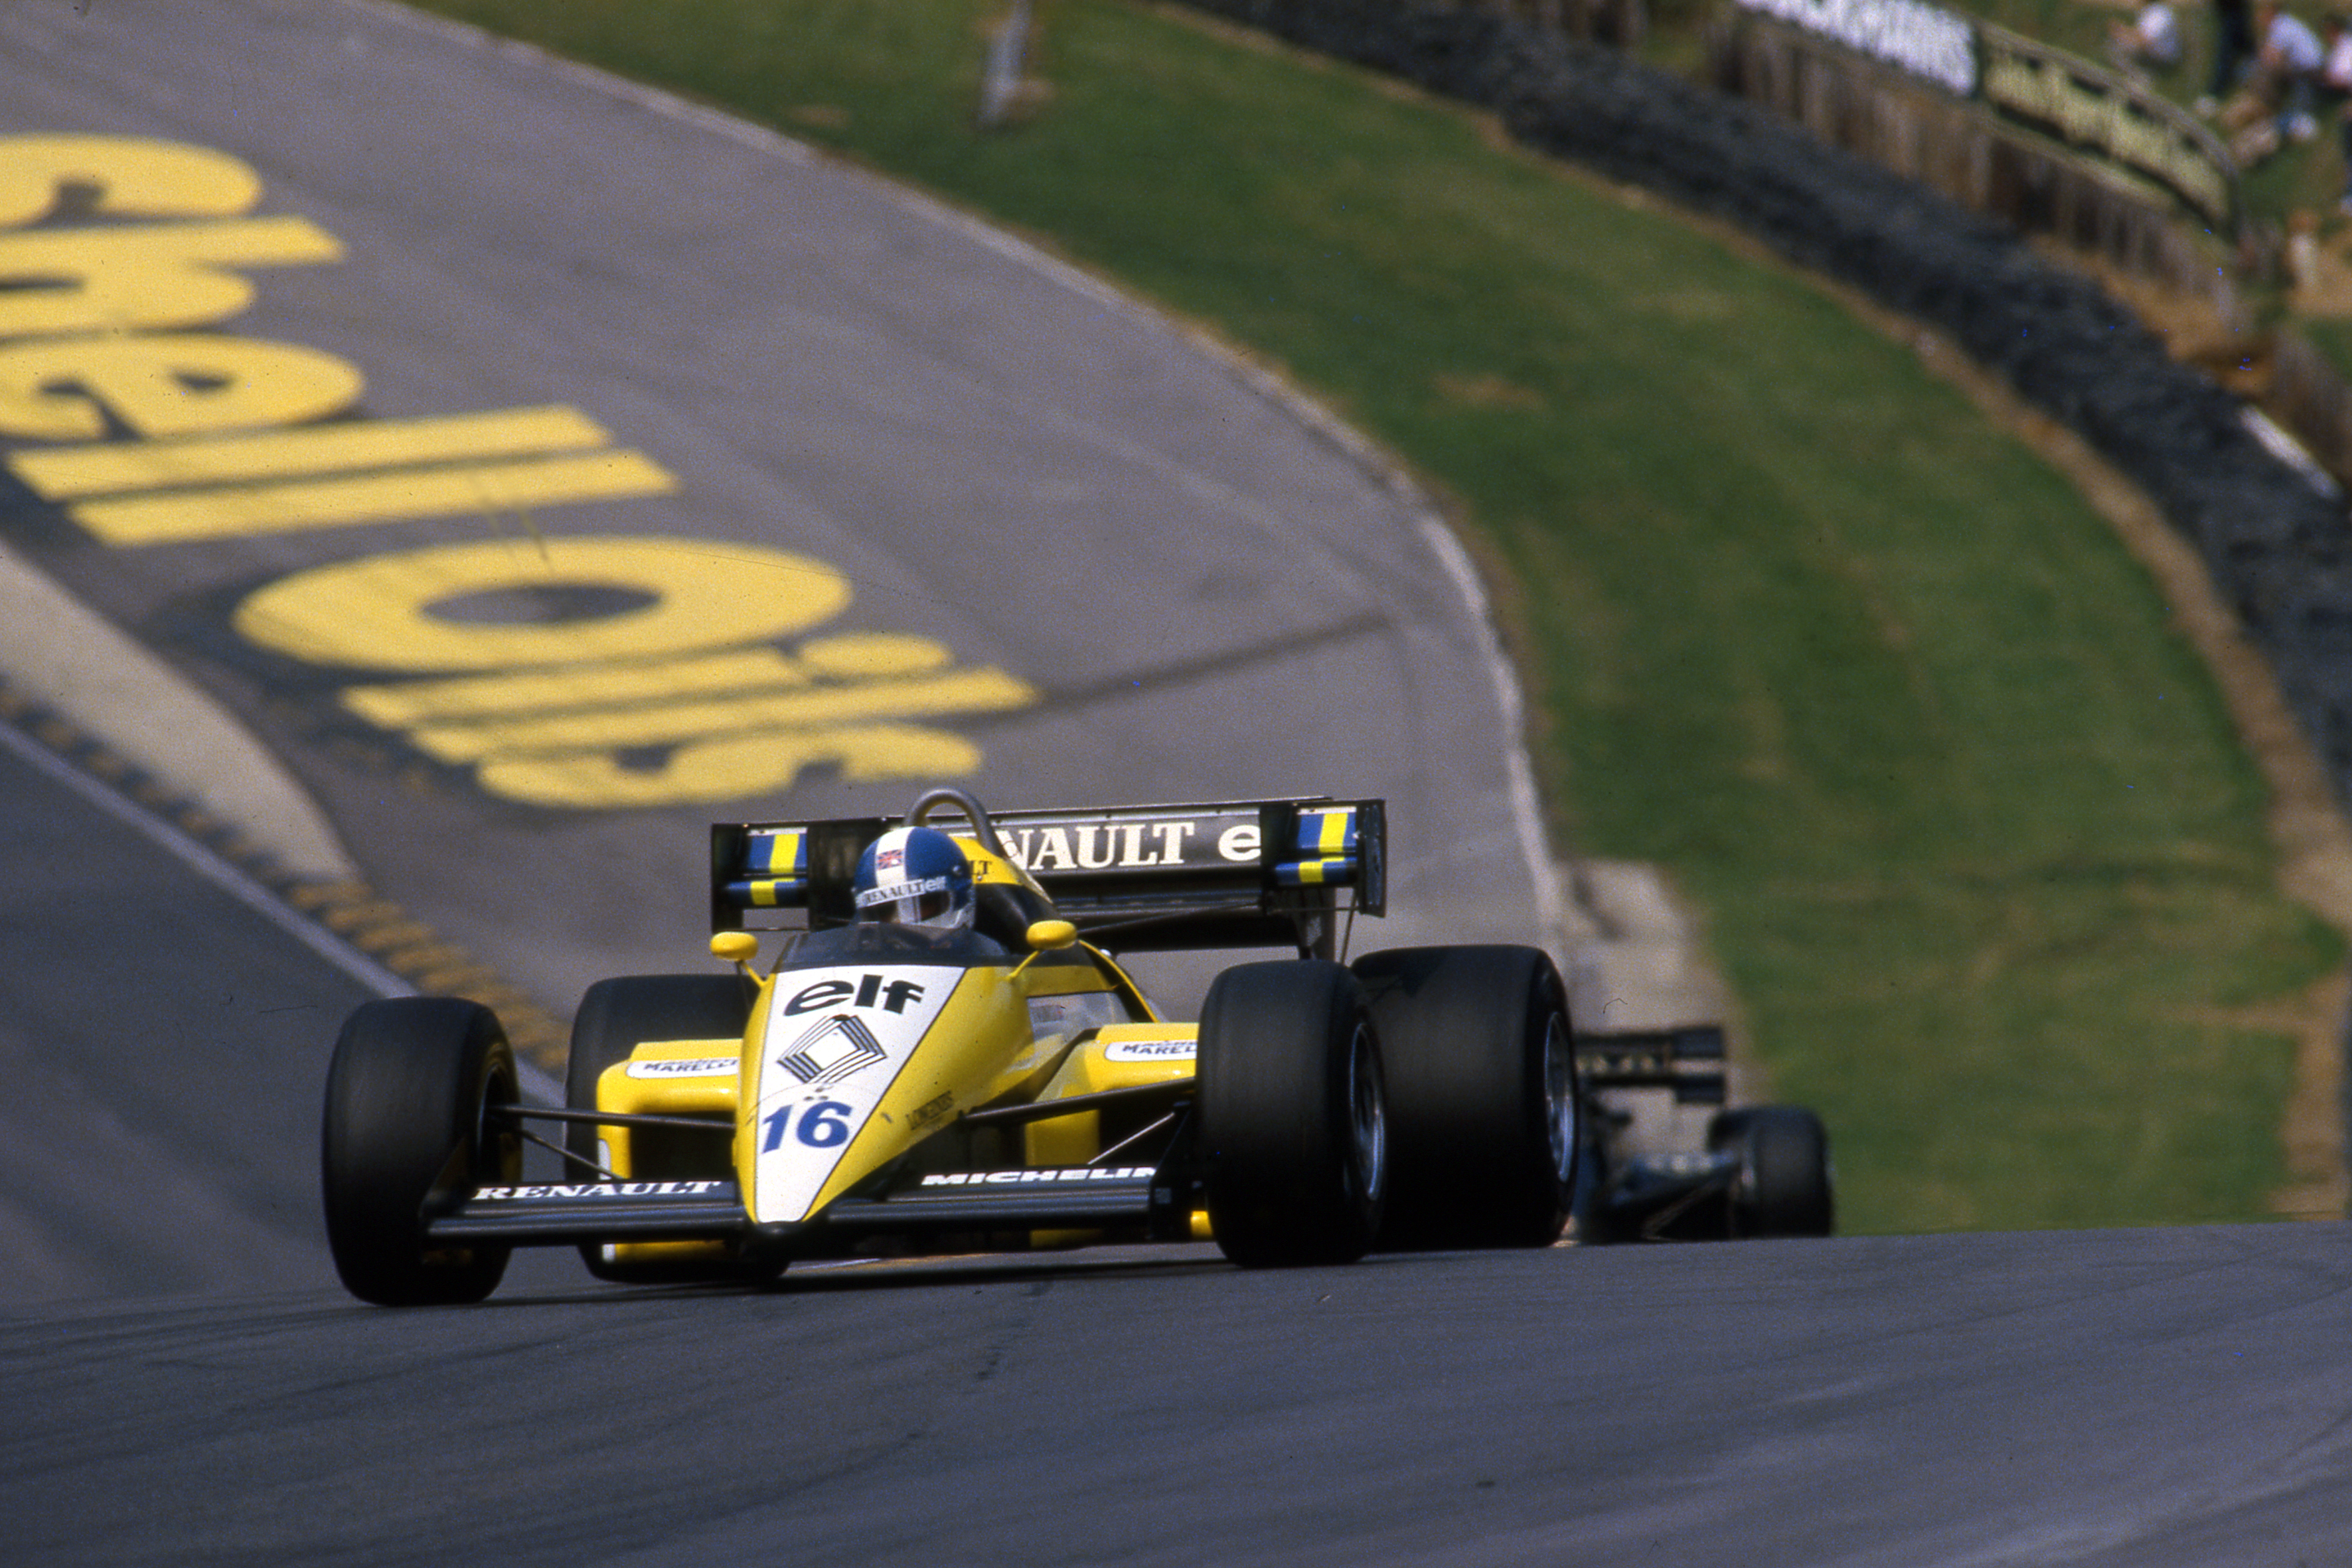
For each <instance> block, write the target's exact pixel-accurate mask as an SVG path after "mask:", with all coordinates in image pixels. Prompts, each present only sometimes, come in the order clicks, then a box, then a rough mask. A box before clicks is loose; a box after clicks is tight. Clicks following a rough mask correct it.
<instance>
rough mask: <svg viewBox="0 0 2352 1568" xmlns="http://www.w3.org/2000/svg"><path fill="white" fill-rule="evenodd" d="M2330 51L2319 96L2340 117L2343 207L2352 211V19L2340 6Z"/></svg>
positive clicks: (2332, 22) (2330, 26) (2333, 15)
mask: <svg viewBox="0 0 2352 1568" xmlns="http://www.w3.org/2000/svg"><path fill="white" fill-rule="evenodd" d="M2326 29H2327V36H2326V54H2325V56H2324V58H2322V60H2321V62H2320V67H2319V95H2320V98H2321V99H2322V100H2323V101H2324V102H2325V103H2326V112H2327V113H2329V114H2331V115H2333V116H2334V117H2335V120H2336V138H2337V141H2338V143H2339V144H2340V145H2341V146H2342V148H2343V151H2344V180H2345V185H2344V200H2343V202H2342V203H2341V206H2342V210H2344V211H2345V212H2347V213H2352V19H2347V17H2346V16H2345V13H2344V11H2343V10H2342V9H2341V8H2339V9H2337V10H2335V11H2332V12H2330V13H2328V16H2327V21H2326Z"/></svg>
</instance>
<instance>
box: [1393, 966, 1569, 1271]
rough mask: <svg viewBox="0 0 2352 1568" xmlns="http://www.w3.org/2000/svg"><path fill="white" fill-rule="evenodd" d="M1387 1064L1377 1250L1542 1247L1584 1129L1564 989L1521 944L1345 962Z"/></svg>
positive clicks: (1560, 1209) (1560, 1207)
mask: <svg viewBox="0 0 2352 1568" xmlns="http://www.w3.org/2000/svg"><path fill="white" fill-rule="evenodd" d="M1355 970H1356V973H1357V975H1358V976H1359V977H1360V979H1361V980H1362V981H1363V983H1364V990H1365V994H1366V995H1367V996H1368V997H1369V998H1370V1005H1371V1009H1372V1026H1373V1027H1374V1028H1375V1029H1377V1030H1378V1031H1379V1034H1380V1040H1381V1066H1382V1068H1384V1069H1385V1070H1386V1072H1387V1075H1388V1089H1389V1158H1390V1161H1391V1173H1390V1177H1389V1206H1388V1220H1387V1223H1386V1225H1385V1226H1383V1227H1382V1229H1381V1241H1380V1245H1381V1247H1383V1248H1388V1249H1404V1248H1414V1247H1421V1248H1431V1247H1448V1248H1450V1247H1546V1246H1549V1245H1550V1244H1551V1243H1552V1242H1554V1241H1556V1240H1558V1239H1559V1234H1560V1231H1561V1229H1562V1227H1564V1226H1566V1224H1567V1223H1568V1216H1569V1215H1570V1212H1571V1210H1572V1209H1573V1208H1574V1206H1575V1201H1576V1188H1577V1173H1578V1163H1579V1157H1580V1152H1581V1146H1582V1142H1583V1131H1584V1098H1583V1094H1582V1091H1581V1086H1580V1084H1579V1082H1578V1080H1577V1076H1576V1037H1575V1033H1574V1031H1573V1029H1572V1028H1571V1026H1570V1022H1569V1015H1568V990H1567V987H1566V986H1564V985H1563V984H1561V983H1560V978H1559V969H1558V968H1556V967H1555V966H1554V965H1553V963H1552V961H1551V959H1550V957H1549V954H1547V953H1545V952H1543V950H1542V949H1540V948H1533V947H1418V948H1399V949H1396V950H1394V951H1391V952H1374V953H1367V954H1366V955H1365V956H1364V957H1362V958H1360V959H1358V960H1357V961H1356V964H1355Z"/></svg>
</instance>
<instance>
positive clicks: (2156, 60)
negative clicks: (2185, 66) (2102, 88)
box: [2107, 0, 2180, 70]
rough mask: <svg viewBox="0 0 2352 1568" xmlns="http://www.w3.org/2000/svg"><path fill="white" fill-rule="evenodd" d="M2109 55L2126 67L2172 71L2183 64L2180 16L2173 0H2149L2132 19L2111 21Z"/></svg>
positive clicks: (2109, 24) (2108, 34)
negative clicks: (2174, 8) (2174, 12)
mask: <svg viewBox="0 0 2352 1568" xmlns="http://www.w3.org/2000/svg"><path fill="white" fill-rule="evenodd" d="M2107 58H2109V59H2112V60H2114V61H2115V62H2116V64H2117V65H2119V66H2122V67H2124V68H2126V69H2142V70H2145V69H2154V70H2170V69H2171V68H2173V67H2175V66H2177V65H2179V63H2180V19H2179V17H2178V16H2174V15H2173V11H2172V0H2148V3H2147V5H2143V6H2141V7H2140V11H2139V15H2138V16H2135V17H2133V18H2132V19H2131V20H2130V21H2128V22H2110V23H2108V24H2107Z"/></svg>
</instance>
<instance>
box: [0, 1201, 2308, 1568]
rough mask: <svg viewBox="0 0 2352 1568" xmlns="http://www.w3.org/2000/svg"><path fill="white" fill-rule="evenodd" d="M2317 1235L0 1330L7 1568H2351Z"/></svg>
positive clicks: (1008, 1275) (907, 1271)
mask: <svg viewBox="0 0 2352 1568" xmlns="http://www.w3.org/2000/svg"><path fill="white" fill-rule="evenodd" d="M2345 1239H2346V1237H2345V1227H2344V1226H2336V1225H2328V1226H2291V1227H2290V1226H2278V1227H2272V1228H2265V1229H2219V1228H2217V1229H2211V1230H2180V1231H2144V1232H2129V1233H2106V1234H2079V1235H2059V1234H2043V1235H2034V1236H2011V1237H1906V1238H1888V1239H1862V1240H1846V1241H1831V1242H1783V1243H1769V1242H1759V1243H1746V1244H1738V1245H1731V1246H1723V1247H1687V1248H1669V1247H1657V1248H1626V1249H1617V1250H1608V1249H1597V1250H1592V1251H1578V1250H1574V1249H1560V1250H1553V1251H1548V1252H1538V1253H1521V1254H1515V1255H1507V1256H1485V1257H1475V1256H1463V1255H1436V1256H1427V1257H1419V1258H1390V1259H1378V1260H1374V1261H1371V1262H1368V1263H1365V1264H1361V1265H1359V1266H1357V1267H1355V1268H1346V1269H1324V1270H1306V1271H1299V1272H1286V1273H1261V1274H1254V1275H1252V1274H1242V1273H1239V1272H1237V1271H1234V1270H1233V1269H1230V1268H1225V1267H1223V1265H1222V1264H1220V1263H1217V1262H1215V1261H1213V1258H1210V1257H1204V1256H1203V1254H1202V1252H1201V1251H1200V1250H1198V1249H1162V1250H1158V1251H1146V1250H1138V1251H1136V1252H1133V1253H1128V1254H1123V1255H1110V1254H1105V1255H1096V1256H1094V1257H1092V1258H1087V1259H1085V1260H1079V1259H1071V1260H1067V1261H1061V1262H1056V1261H1054V1260H1049V1259H1048V1260H1039V1259H1021V1260H1015V1261H1011V1262H993V1263H988V1264H956V1263H934V1264H930V1265H927V1266H925V1267H923V1268H898V1269H895V1270H890V1269H885V1270H870V1269H869V1270H868V1271H866V1273H864V1274H862V1275H858V1274H853V1273H850V1272H846V1271H845V1272H842V1273H835V1274H810V1275H806V1276H803V1277H800V1278H798V1279H793V1277H789V1276H788V1277H787V1281H786V1283H785V1285H784V1286H783V1287H782V1289H776V1290H773V1291H771V1292H768V1293H763V1294H757V1295H746V1294H734V1295H730V1294H695V1295H685V1294H679V1295H661V1294H651V1295H640V1296H635V1297H630V1296H628V1295H626V1294H625V1293H622V1292H606V1291H601V1290H584V1291H583V1290H572V1291H565V1290H555V1291H546V1290H521V1291H517V1292H513V1293H510V1294H509V1295H505V1296H501V1297H499V1298H497V1299H494V1300H493V1301H492V1303H491V1304H489V1305H488V1306H485V1307H482V1308H476V1309H457V1310H428V1311H415V1312H405V1313H393V1312H383V1311H378V1310H371V1309H367V1308H362V1307H358V1306H355V1305H352V1304H350V1303H348V1302H344V1301H339V1300H335V1299H333V1298H332V1297H331V1296H326V1295H321V1294H315V1293H313V1294H289V1295H278V1296H266V1297H246V1298H216V1299H210V1300H202V1301H197V1302H187V1301H174V1302H166V1303H157V1304H155V1305H153V1306H152V1307H135V1306H127V1305H120V1304H118V1305H112V1306H107V1307H102V1308H101V1307H92V1308H89V1309H86V1310H68V1311H62V1312H49V1313H45V1314H43V1315H40V1316H38V1317H26V1318H19V1319H14V1320H12V1319H9V1318H5V1317H0V1400H5V1408H6V1409H7V1410H8V1412H9V1419H8V1421H7V1422H6V1424H5V1430H0V1514H5V1517H6V1518H7V1520H8V1521H9V1537H10V1541H9V1552H8V1556H9V1560H10V1561H11V1562H12V1563H175V1564H184V1563H446V1562H450V1561H453V1560H459V1559H470V1560H478V1561H491V1562H513V1563H614V1564H621V1563H630V1564H635V1563H709V1562H725V1561H737V1560H756V1561H788V1562H800V1563H817V1562H824V1563H977V1564H997V1563H1004V1564H1014V1563H1034V1564H1056V1563H1069V1564H1101V1563H1169V1564H1178V1563H1285V1564H1290V1563H1297V1564H1314V1563H1328V1564H1334V1565H1338V1564H1366V1563H1370V1564H1403V1563H1448V1564H1454V1563H1496V1564H1504V1563H1513V1564H1516V1563H1604V1562H1605V1563H1673V1564H1678V1565H1685V1568H1703V1565H1714V1564H1724V1565H1727V1568H1729V1565H1747V1568H1752V1565H1755V1564H1807V1565H1815V1568H1820V1565H1829V1564H1849V1565H1855V1568H1860V1565H1864V1564H1871V1565H1877V1564H1886V1563H1904V1564H1908V1565H1913V1568H1941V1565H1947V1564H1948V1565H1951V1568H1960V1565H1963V1564H1969V1565H1975V1564H1994V1563H2001V1564H2036V1565H2047V1564H2058V1563H2063V1564H2100V1565H2114V1568H2126V1565H2130V1568H2150V1565H2159V1568H2171V1565H2179V1568H2192V1565H2193V1568H2223V1565H2237V1564H2244V1565H2247V1568H2254V1565H2257V1564H2259V1565H2261V1568H2291V1565H2294V1564H2298V1563H2302V1564H2310V1565H2312V1568H2318V1565H2320V1564H2325V1563H2341V1562H2344V1561H2346V1560H2347V1554H2352V1507H2347V1504H2352V1480H2347V1478H2352V1431H2347V1422H2346V1419H2345V1415H2346V1410H2347V1397H2352V1373H2347V1369H2346V1367H2345V1364H2344V1361H2343V1356H2342V1343H2343V1322H2344V1316H2345V1313H2344V1306H2345V1300H2346V1287H2347V1276H2352V1263H2347V1253H2346V1247H2345V1245H2344V1243H2345Z"/></svg>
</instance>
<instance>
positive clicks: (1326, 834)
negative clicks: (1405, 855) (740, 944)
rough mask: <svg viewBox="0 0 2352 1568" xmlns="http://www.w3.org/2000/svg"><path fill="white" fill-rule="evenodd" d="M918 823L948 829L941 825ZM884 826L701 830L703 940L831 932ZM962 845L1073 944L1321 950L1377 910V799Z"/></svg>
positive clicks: (1167, 816)
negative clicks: (789, 915)
mask: <svg viewBox="0 0 2352 1568" xmlns="http://www.w3.org/2000/svg"><path fill="white" fill-rule="evenodd" d="M931 820H932V821H933V825H934V826H945V827H946V828H947V829H948V830H949V831H950V832H956V831H961V830H962V828H961V824H958V823H957V822H955V821H954V820H953V819H952V818H950V820H949V821H948V822H947V823H945V824H940V823H939V822H938V820H937V819H936V818H933V819H931ZM899 825H900V819H899V818H897V817H850V818H840V819H836V820H833V821H826V822H807V823H786V822H740V823H717V824H714V825H713V826H712V827H711V830H710V868H711V880H710V923H711V929H712V930H713V931H736V930H745V929H751V930H778V929H782V927H780V926H776V925H765V926H755V925H752V924H751V921H754V920H756V919H758V918H759V916H760V915H761V914H762V913H763V912H764V911H768V910H778V911H782V910H805V911H806V913H807V923H808V925H809V926H810V927H811V928H812V929H822V928H824V927H825V926H832V925H842V924H846V923H847V922H848V921H850V920H851V919H852V918H853V915H854V910H853V907H852V904H851V900H850V886H851V883H852V881H853V880H854V879H855V878H856V871H857V860H858V857H859V856H860V855H862V854H863V853H864V852H865V848H866V845H868V844H870V843H872V842H873V841H874V840H875V839H876V838H877V837H881V835H882V834H883V833H884V832H886V831H887V830H888V829H890V828H892V827H895V826H899ZM970 832H971V836H972V837H976V838H978V839H979V840H980V842H982V844H983V845H984V846H986V847H990V848H992V849H994V850H995V851H996V852H997V853H998V854H1000V855H1002V856H1003V858H1005V859H1007V860H1009V861H1011V862H1012V863H1013V864H1014V865H1016V866H1018V867H1020V868H1022V869H1024V871H1026V872H1027V873H1028V874H1029V876H1030V877H1031V878H1032V879H1034V881H1035V882H1036V883H1037V885H1038V886H1039V887H1040V888H1042V889H1044V890H1045V896H1046V897H1047V898H1048V899H1050V900H1053V904H1054V910H1055V914H1057V915H1059V916H1060V917H1061V918H1062V919H1064V920H1066V921H1071V922H1072V923H1074V924H1076V926H1077V928H1078V930H1079V931H1080V932H1081V934H1083V935H1085V936H1086V937H1087V939H1088V940H1090V941H1097V942H1100V943H1101V944H1102V945H1106V946H1110V947H1115V948H1119V949H1122V950H1125V951H1129V952H1136V951H1173V950H1178V949H1186V948H1217V947H1271V946H1294V945H1295V946H1297V948H1298V949H1299V951H1300V952H1322V953H1328V952H1329V951H1330V949H1331V947H1332V946H1333V942H1334V938H1335V935H1336V925H1337V920H1338V917H1339V915H1340V914H1342V913H1360V914H1368V915H1379V914H1382V913H1385V912H1386V910H1387V907H1388V820H1387V815H1386V807H1385V803H1384V802H1381V801H1377V800H1357V801H1335V800H1330V799H1328V798H1325V797H1321V796H1314V797H1307V798H1299V799H1291V800H1255V801H1219V802H1211V803H1207V804H1201V805H1129V806H1114V807H1108V808H1105V809H1099V810H1087V811H1008V812H1003V813H1001V814H1000V813H991V814H989V816H988V820H987V822H986V824H985V825H984V826H983V825H982V824H978V823H975V824H973V825H972V826H971V829H970ZM991 839H993V840H994V842H993V843H991V842H990V840H991Z"/></svg>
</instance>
